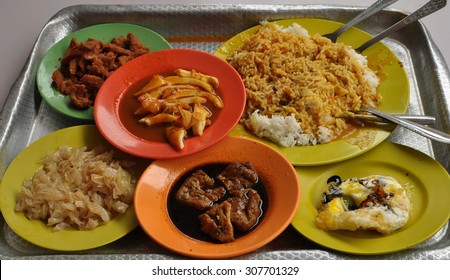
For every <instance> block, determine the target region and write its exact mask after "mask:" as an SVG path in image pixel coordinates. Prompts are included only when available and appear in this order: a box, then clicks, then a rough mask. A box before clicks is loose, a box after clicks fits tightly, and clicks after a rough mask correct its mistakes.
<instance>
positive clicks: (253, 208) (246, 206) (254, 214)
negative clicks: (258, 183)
mask: <svg viewBox="0 0 450 280" xmlns="http://www.w3.org/2000/svg"><path fill="white" fill-rule="evenodd" d="M230 194H231V195H232V196H231V197H230V198H228V199H227V201H228V202H229V203H230V204H231V223H232V224H233V225H234V226H235V228H237V229H238V230H240V231H248V230H250V229H251V228H253V227H254V226H255V225H256V224H257V223H258V220H259V217H260V216H261V214H262V211H261V197H260V196H259V194H258V192H257V191H255V190H254V189H243V190H233V191H231V192H230Z"/></svg>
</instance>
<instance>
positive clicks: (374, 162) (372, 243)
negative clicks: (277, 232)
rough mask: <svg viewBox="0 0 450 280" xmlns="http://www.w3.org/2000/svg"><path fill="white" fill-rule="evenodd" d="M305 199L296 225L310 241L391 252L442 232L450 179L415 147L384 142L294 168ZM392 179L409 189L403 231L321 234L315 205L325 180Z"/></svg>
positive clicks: (356, 251)
mask: <svg viewBox="0 0 450 280" xmlns="http://www.w3.org/2000/svg"><path fill="white" fill-rule="evenodd" d="M296 171H297V174H298V176H299V179H300V182H301V184H302V197H301V200H300V204H299V205H300V206H299V208H298V210H297V213H296V215H295V216H294V219H293V220H292V225H293V226H294V227H295V228H296V229H297V230H298V231H299V232H300V233H302V234H303V235H304V236H305V237H307V238H308V239H310V240H312V241H314V242H316V243H318V244H320V245H323V246H325V247H328V248H331V249H334V250H337V251H342V252H346V253H351V254H361V255H374V254H384V253H393V252H397V251H401V250H404V249H407V248H410V247H412V246H415V245H417V244H419V243H421V242H423V241H425V240H427V239H428V238H430V237H431V236H433V235H434V234H435V233H436V232H437V231H438V230H439V229H441V228H442V227H443V226H444V225H445V223H446V222H447V221H448V218H449V214H450V203H448V198H449V197H450V176H449V174H448V172H447V171H446V170H445V169H444V168H443V167H442V166H441V165H440V164H439V163H438V162H436V161H435V160H434V159H432V158H430V157H429V156H427V155H425V154H423V153H421V152H419V151H417V150H414V149H412V148H409V147H406V146H402V145H399V144H393V143H391V142H384V143H382V144H380V145H379V146H378V147H377V148H375V149H373V150H371V151H369V152H368V153H366V154H364V155H361V156H359V157H355V158H353V159H350V160H347V161H343V162H340V163H335V164H330V165H325V166H320V167H319V166H317V167H296ZM374 174H377V175H386V176H392V177H394V178H395V179H396V180H397V181H399V183H401V184H402V185H404V186H407V190H408V192H409V195H410V199H411V203H412V205H413V211H412V213H411V216H410V219H409V221H408V223H407V224H406V225H405V226H404V227H403V228H401V229H399V230H397V231H395V232H393V233H391V234H389V235H386V236H384V235H381V234H379V233H376V232H371V231H357V232H352V231H329V232H326V231H323V230H321V229H319V228H318V227H317V226H316V224H315V218H316V216H317V207H318V205H319V204H320V199H321V195H322V192H323V191H324V190H325V189H326V185H327V179H328V178H329V177H331V176H333V175H338V176H340V177H341V178H342V179H343V180H344V179H348V178H351V177H364V176H369V175H374Z"/></svg>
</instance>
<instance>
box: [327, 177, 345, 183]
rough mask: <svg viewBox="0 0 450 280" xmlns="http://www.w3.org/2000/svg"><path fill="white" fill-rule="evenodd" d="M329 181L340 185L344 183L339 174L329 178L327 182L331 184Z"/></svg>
mask: <svg viewBox="0 0 450 280" xmlns="http://www.w3.org/2000/svg"><path fill="white" fill-rule="evenodd" d="M329 183H336V184H338V185H340V184H341V183H342V180H341V177H339V176H338V175H334V176H331V177H330V178H328V180H327V184H329Z"/></svg>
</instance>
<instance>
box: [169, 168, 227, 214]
mask: <svg viewBox="0 0 450 280" xmlns="http://www.w3.org/2000/svg"><path fill="white" fill-rule="evenodd" d="M225 193H226V191H225V189H224V188H223V187H216V186H214V181H213V179H212V178H211V177H209V176H208V174H206V173H205V172H204V171H203V170H197V171H196V172H194V173H193V174H192V175H191V176H189V177H188V178H187V179H186V181H184V182H183V184H182V185H181V187H180V188H179V189H178V191H177V193H176V196H175V199H176V200H177V201H179V202H181V203H183V204H185V205H187V206H190V207H193V208H195V209H198V210H204V209H207V208H208V207H210V206H211V205H212V204H213V203H214V202H216V201H217V200H219V199H220V198H222V197H223V196H224V195H225Z"/></svg>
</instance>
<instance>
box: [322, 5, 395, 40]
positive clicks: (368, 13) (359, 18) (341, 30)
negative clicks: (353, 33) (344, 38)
mask: <svg viewBox="0 0 450 280" xmlns="http://www.w3.org/2000/svg"><path fill="white" fill-rule="evenodd" d="M397 1H398V0H378V1H377V2H375V3H374V4H372V6H370V7H368V8H367V9H365V10H364V11H362V12H361V13H359V14H358V15H357V16H356V17H354V18H353V19H352V20H350V21H349V22H348V23H346V24H345V25H343V26H342V27H341V28H339V29H337V30H336V31H334V32H333V33H329V34H325V35H322V36H324V37H327V38H328V39H330V40H331V41H332V42H333V43H336V40H337V38H338V37H339V36H340V35H341V34H342V33H344V32H345V31H347V29H349V28H350V27H352V26H353V25H355V24H357V23H359V22H361V21H363V20H365V19H366V18H368V17H370V16H371V15H373V14H375V13H377V12H378V11H381V10H382V9H384V8H385V7H387V6H389V5H391V4H392V3H395V2H397Z"/></svg>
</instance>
